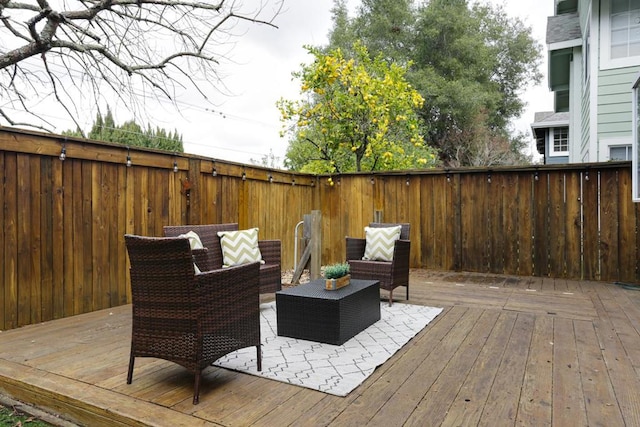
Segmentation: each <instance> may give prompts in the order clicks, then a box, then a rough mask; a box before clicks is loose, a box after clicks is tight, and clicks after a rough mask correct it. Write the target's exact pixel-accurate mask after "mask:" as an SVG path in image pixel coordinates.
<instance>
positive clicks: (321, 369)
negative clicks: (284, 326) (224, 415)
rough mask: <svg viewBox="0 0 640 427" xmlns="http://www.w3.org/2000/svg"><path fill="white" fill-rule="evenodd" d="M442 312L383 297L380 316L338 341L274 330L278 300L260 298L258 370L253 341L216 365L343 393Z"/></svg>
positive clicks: (339, 393) (329, 391) (344, 394)
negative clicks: (324, 341) (281, 334)
mask: <svg viewBox="0 0 640 427" xmlns="http://www.w3.org/2000/svg"><path fill="white" fill-rule="evenodd" d="M441 312H442V309H441V308H434V307H425V306H420V305H412V304H403V303H398V302H394V303H393V305H392V306H391V307H389V305H388V303H386V302H381V303H380V315H381V319H380V320H379V321H377V322H376V323H374V324H373V325H371V326H369V327H368V328H367V329H365V330H364V331H362V332H360V333H359V334H358V335H356V336H355V337H353V338H351V339H350V340H349V341H347V342H346V343H344V344H343V345H340V346H336V345H331V344H322V343H317V342H312V341H305V340H299V339H295V338H287V337H279V336H277V323H276V303H275V302H270V303H266V304H261V305H260V315H261V330H260V333H261V334H262V337H261V338H262V371H260V372H258V371H257V369H256V349H255V347H249V348H245V349H241V350H238V351H235V352H233V353H229V354H228V355H226V356H224V357H222V358H220V359H218V360H217V361H216V362H215V363H214V365H215V366H218V367H221V368H227V369H232V370H235V371H239V372H244V373H247V374H251V375H257V376H261V377H264V378H269V379H272V380H276V381H282V382H286V383H289V384H294V385H298V386H301V387H307V388H311V389H314V390H319V391H322V392H324V393H329V394H334V395H336V396H346V395H347V394H349V393H350V392H351V391H352V390H353V389H355V388H356V387H357V386H358V385H360V384H361V383H362V382H363V381H364V380H365V379H367V377H369V376H370V375H371V374H372V373H373V371H374V370H375V369H376V367H378V366H380V365H382V364H383V363H384V362H385V361H386V360H387V359H389V358H390V357H391V356H393V354H394V353H395V352H397V351H398V350H399V349H400V348H402V346H403V345H405V344H406V343H407V342H408V341H409V340H410V339H411V338H413V337H414V336H415V335H416V334H417V333H418V332H420V331H421V330H422V329H423V328H424V327H425V326H427V324H428V323H429V322H430V321H431V320H433V319H434V318H435V317H436V316H437V315H438V314H440V313H441Z"/></svg>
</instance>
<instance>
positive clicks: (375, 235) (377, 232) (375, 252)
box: [362, 225, 402, 261]
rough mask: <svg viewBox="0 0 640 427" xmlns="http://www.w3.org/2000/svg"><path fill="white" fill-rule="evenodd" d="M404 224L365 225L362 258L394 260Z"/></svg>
mask: <svg viewBox="0 0 640 427" xmlns="http://www.w3.org/2000/svg"><path fill="white" fill-rule="evenodd" d="M401 229H402V226H400V225H397V226H393V227H380V228H375V227H365V228H364V234H365V238H366V239H365V240H366V243H365V247H364V256H363V257H362V259H364V260H369V261H393V249H394V247H395V244H396V240H398V239H399V238H400V230H401Z"/></svg>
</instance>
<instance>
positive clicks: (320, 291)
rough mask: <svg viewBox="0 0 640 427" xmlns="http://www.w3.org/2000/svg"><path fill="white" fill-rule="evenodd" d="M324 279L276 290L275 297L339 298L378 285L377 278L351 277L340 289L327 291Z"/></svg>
mask: <svg viewBox="0 0 640 427" xmlns="http://www.w3.org/2000/svg"><path fill="white" fill-rule="evenodd" d="M325 283H326V281H325V279H316V280H312V281H311V282H309V283H304V284H302V285H298V286H293V287H291V288H286V289H282V290H281V291H277V292H276V298H277V297H278V295H287V296H300V297H306V298H319V299H327V300H339V299H342V298H344V297H346V296H349V295H352V294H354V293H356V292H358V291H361V290H362V289H365V288H368V287H370V286H379V283H380V282H379V281H377V280H359V279H351V282H350V284H349V285H347V286H345V287H342V288H340V289H336V290H334V291H328V290H326V289H325Z"/></svg>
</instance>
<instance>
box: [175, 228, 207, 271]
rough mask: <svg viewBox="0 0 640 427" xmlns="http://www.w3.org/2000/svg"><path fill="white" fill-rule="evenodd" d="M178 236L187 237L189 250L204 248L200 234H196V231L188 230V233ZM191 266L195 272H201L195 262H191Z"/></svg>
mask: <svg viewBox="0 0 640 427" xmlns="http://www.w3.org/2000/svg"><path fill="white" fill-rule="evenodd" d="M178 237H183V238H185V239H189V246H191V250H194V249H204V245H203V244H202V240H200V236H198V233H196V232H195V231H193V230H191V231H189V232H188V233H184V234H179V235H178ZM193 268H194V270H195V271H196V274H198V273H201V271H200V269H199V268H198V266H197V265H196V263H195V262H194V263H193Z"/></svg>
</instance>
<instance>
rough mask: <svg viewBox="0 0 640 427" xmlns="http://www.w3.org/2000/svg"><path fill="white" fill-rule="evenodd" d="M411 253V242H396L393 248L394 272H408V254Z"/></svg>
mask: <svg viewBox="0 0 640 427" xmlns="http://www.w3.org/2000/svg"><path fill="white" fill-rule="evenodd" d="M410 253H411V241H409V240H396V244H395V246H394V248H393V268H394V270H398V269H400V270H407V271H408V270H409V254H410Z"/></svg>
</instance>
